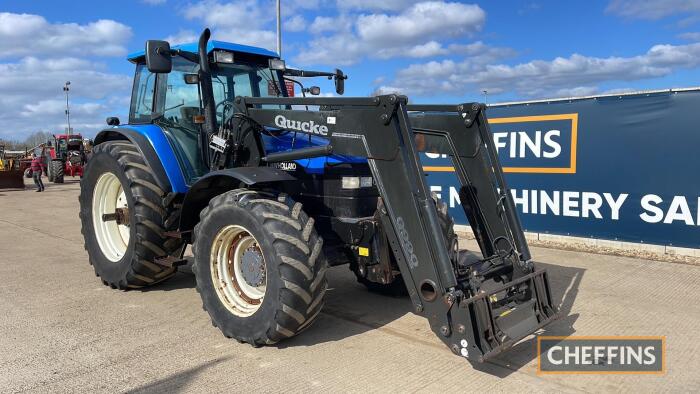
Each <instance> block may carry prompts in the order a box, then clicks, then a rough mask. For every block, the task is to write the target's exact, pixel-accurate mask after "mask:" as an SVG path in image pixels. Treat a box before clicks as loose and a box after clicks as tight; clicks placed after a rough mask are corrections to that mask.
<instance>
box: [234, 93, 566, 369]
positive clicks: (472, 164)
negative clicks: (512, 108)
mask: <svg viewBox="0 0 700 394" xmlns="http://www.w3.org/2000/svg"><path fill="white" fill-rule="evenodd" d="M261 104H268V105H269V104H277V105H280V109H271V108H269V106H268V107H267V108H262V107H261ZM291 105H297V106H299V107H300V106H302V105H317V106H319V110H318V111H308V110H305V111H304V110H293V109H291V108H292V107H290V106H291ZM299 107H297V108H299ZM282 108H286V109H282ZM236 110H237V112H240V113H241V114H242V115H243V116H239V117H237V118H236V121H237V122H251V123H257V124H258V125H262V126H264V127H268V128H280V125H282V126H284V127H282V128H287V127H288V125H295V124H296V125H297V126H298V127H294V126H292V127H291V128H289V129H291V130H293V131H297V132H298V131H302V132H304V131H305V130H303V129H304V127H303V124H304V122H311V121H313V122H315V124H324V125H326V126H327V130H328V131H327V134H326V135H324V136H325V137H327V138H328V139H329V144H328V145H327V146H324V147H312V148H302V149H295V150H291V151H286V152H280V153H270V154H268V155H267V156H265V157H264V158H263V161H264V162H267V163H273V162H279V161H287V160H294V159H301V158H309V157H317V156H325V155H329V154H341V155H349V156H360V157H366V158H367V161H368V163H369V166H370V168H371V171H372V175H373V177H374V180H375V183H376V185H377V188H378V189H379V194H380V196H381V199H382V202H383V204H380V219H381V221H382V225H383V228H384V229H386V236H387V238H388V240H389V244H390V247H391V248H392V250H393V252H394V256H395V257H396V261H397V264H398V266H399V268H400V270H401V274H402V277H403V279H404V281H405V283H406V287H407V289H408V292H409V295H410V297H411V301H412V303H413V306H414V310H415V312H416V313H418V314H420V315H422V316H424V317H426V318H427V319H428V321H429V322H430V325H431V328H432V330H433V331H434V332H435V333H436V335H438V337H440V339H441V340H442V341H443V342H445V344H447V345H448V347H450V348H451V349H452V350H453V351H454V352H455V353H457V354H460V355H462V356H464V357H466V358H468V359H470V360H474V361H484V360H486V359H488V358H489V357H492V356H494V355H496V354H498V353H500V352H501V351H503V350H504V349H507V348H508V347H510V346H512V345H513V344H514V343H515V342H517V341H519V340H521V339H522V338H524V337H525V336H527V335H529V334H531V333H533V332H534V331H536V330H538V329H539V328H541V327H543V326H544V325H546V324H548V323H549V322H551V321H552V320H553V319H554V318H555V316H556V310H555V308H554V307H553V305H552V299H551V295H550V290H549V284H548V279H547V274H546V272H545V271H544V270H540V271H535V269H534V265H533V263H532V262H531V261H530V251H529V249H528V246H527V242H526V241H525V238H524V234H523V231H522V227H521V224H520V221H519V219H518V216H517V213H516V211H515V206H514V203H513V199H512V196H511V195H510V193H509V191H508V187H507V185H506V182H505V179H504V177H503V170H502V168H501V165H500V162H499V161H498V157H497V154H496V150H495V148H494V146H493V140H492V138H491V133H490V130H489V128H488V123H487V121H486V117H485V115H484V107H483V105H481V104H477V103H470V104H461V105H454V106H439V105H414V106H409V105H407V99H406V98H405V97H403V96H397V95H386V96H379V97H374V98H250V97H237V98H236ZM281 119H284V120H285V121H284V122H282V121H281ZM286 120H293V121H294V122H286ZM420 152H434V153H443V154H447V155H448V156H449V157H450V158H451V159H452V162H453V166H454V168H455V173H456V176H457V179H458V180H459V182H460V185H461V187H460V190H459V195H460V199H461V203H462V207H463V209H464V211H465V214H466V216H467V219H468V220H469V223H470V225H471V227H472V229H473V232H474V235H475V237H476V240H477V242H478V244H479V247H480V249H481V252H482V255H483V259H481V260H479V261H477V262H465V261H460V263H458V264H456V265H455V264H454V263H453V262H452V261H451V260H450V258H449V254H448V245H447V244H446V240H445V239H444V237H443V233H442V231H441V229H440V224H439V221H438V216H437V210H436V206H435V202H434V200H433V199H432V198H431V194H430V190H429V188H428V186H427V184H426V182H425V175H424V173H423V168H422V163H421V160H420V156H419V153H420Z"/></svg>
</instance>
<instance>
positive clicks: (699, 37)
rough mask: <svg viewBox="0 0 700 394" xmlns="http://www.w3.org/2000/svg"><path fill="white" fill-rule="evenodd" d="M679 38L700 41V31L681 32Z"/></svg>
mask: <svg viewBox="0 0 700 394" xmlns="http://www.w3.org/2000/svg"><path fill="white" fill-rule="evenodd" d="M678 38H680V39H682V40H687V41H694V42H698V41H700V32H687V33H681V34H679V35H678Z"/></svg>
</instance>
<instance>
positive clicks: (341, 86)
mask: <svg viewBox="0 0 700 394" xmlns="http://www.w3.org/2000/svg"><path fill="white" fill-rule="evenodd" d="M333 79H335V92H336V93H338V94H340V95H342V94H343V93H345V80H346V79H348V76H347V75H345V74H343V71H342V70H340V69H338V68H336V69H335V76H334V77H333Z"/></svg>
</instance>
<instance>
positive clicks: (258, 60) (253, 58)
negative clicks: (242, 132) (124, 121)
mask: <svg viewBox="0 0 700 394" xmlns="http://www.w3.org/2000/svg"><path fill="white" fill-rule="evenodd" d="M171 52H172V53H173V54H174V55H173V56H172V58H171V67H170V70H169V71H168V72H158V71H167V70H155V69H153V68H151V70H149V67H148V62H147V59H146V56H145V51H141V52H137V53H134V54H131V55H130V56H129V61H131V62H132V63H135V64H136V73H135V76H134V85H133V93H132V97H131V106H130V111H129V124H130V125H132V126H138V125H151V124H152V125H156V126H159V127H160V128H162V129H163V130H164V131H165V133H166V137H167V138H168V139H169V140H170V143H171V145H172V146H173V147H175V149H176V156H177V160H178V161H179V162H180V164H181V165H182V166H181V167H182V168H183V169H185V170H186V171H185V172H186V174H185V175H186V178H187V180H188V181H192V180H193V179H196V178H198V177H200V176H202V175H204V174H205V173H206V172H207V171H208V167H207V163H206V161H205V154H204V152H203V149H202V145H204V147H205V148H206V146H207V145H208V142H204V141H205V139H203V138H202V126H203V125H204V123H205V121H206V120H207V119H206V115H205V106H207V105H209V106H211V107H212V109H213V111H212V112H213V114H214V117H215V120H214V122H213V123H214V128H218V127H219V126H220V124H221V122H222V120H223V118H224V113H225V111H227V110H229V109H230V107H231V104H232V103H233V100H234V98H235V97H236V96H250V97H286V96H287V95H288V92H287V89H286V88H285V84H284V83H283V82H282V81H283V77H282V74H281V72H280V71H279V70H273V69H270V68H269V60H270V59H276V58H277V54H276V53H274V52H271V51H268V50H266V49H262V48H256V47H250V46H246V45H238V44H231V43H226V42H221V41H210V42H209V43H208V45H207V60H206V61H207V62H208V65H209V67H210V71H211V74H210V82H209V83H207V82H205V81H201V80H200V70H201V66H200V62H199V56H198V53H197V52H198V51H197V44H196V43H192V44H184V45H177V46H174V47H173V48H172V49H171ZM207 79H209V78H207ZM203 83H207V86H206V87H205V88H204V89H202V84H203ZM207 88H209V89H207ZM203 90H210V91H211V96H212V97H213V103H206V101H208V100H206V99H205V98H204V97H203Z"/></svg>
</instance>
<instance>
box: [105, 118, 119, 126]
mask: <svg viewBox="0 0 700 394" xmlns="http://www.w3.org/2000/svg"><path fill="white" fill-rule="evenodd" d="M119 123H120V122H119V118H117V117H116V116H110V117H109V118H107V124H108V125H110V126H119Z"/></svg>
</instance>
